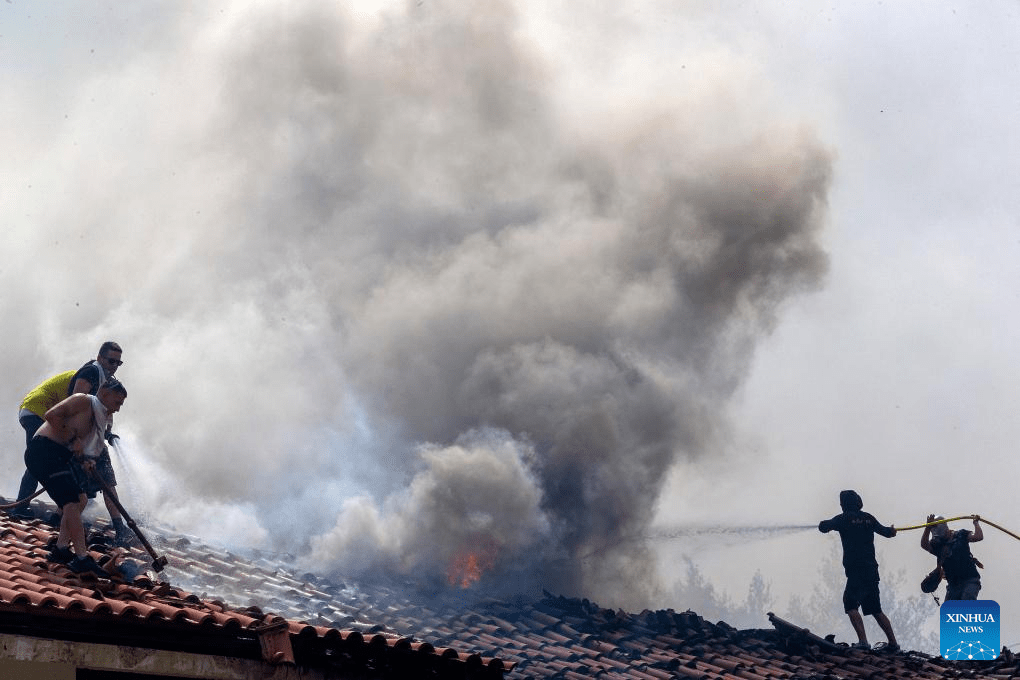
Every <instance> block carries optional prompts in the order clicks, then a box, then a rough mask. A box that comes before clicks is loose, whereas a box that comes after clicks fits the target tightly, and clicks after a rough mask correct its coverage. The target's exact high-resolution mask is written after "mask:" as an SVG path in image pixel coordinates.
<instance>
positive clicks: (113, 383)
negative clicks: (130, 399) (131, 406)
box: [102, 378, 127, 397]
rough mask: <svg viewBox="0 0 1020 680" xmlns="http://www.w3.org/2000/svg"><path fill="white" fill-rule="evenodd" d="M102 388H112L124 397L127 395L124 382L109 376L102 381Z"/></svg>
mask: <svg viewBox="0 0 1020 680" xmlns="http://www.w3.org/2000/svg"><path fill="white" fill-rule="evenodd" d="M102 389H106V390H113V391H114V392H120V393H121V394H123V395H124V396H125V397H126V396H127V388H126V387H124V383H122V382H121V381H119V380H117V379H116V378H109V379H108V380H107V381H106V382H104V383H103V385H102Z"/></svg>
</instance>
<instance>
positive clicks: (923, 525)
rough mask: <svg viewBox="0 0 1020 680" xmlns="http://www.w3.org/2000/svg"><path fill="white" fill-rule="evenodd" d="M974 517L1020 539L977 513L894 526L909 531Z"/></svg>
mask: <svg viewBox="0 0 1020 680" xmlns="http://www.w3.org/2000/svg"><path fill="white" fill-rule="evenodd" d="M975 517H978V521H979V522H984V523H985V524H987V525H989V526H993V527H995V528H996V529H998V530H999V531H1001V532H1003V533H1006V534H1009V535H1010V536H1012V537H1013V538H1015V539H1016V540H1018V541H1020V536H1017V535H1016V534H1014V533H1013V532H1012V531H1010V530H1009V529H1006V528H1004V527H1001V526H999V525H998V524H996V523H995V522H992V521H991V520H988V519H985V518H984V517H980V516H978V515H961V516H959V517H950V518H949V519H937V520H935V521H934V522H926V523H924V524H915V525H914V526H912V527H896V531H909V530H910V529H923V528H924V527H932V526H935V525H936V524H943V523H945V522H953V521H956V520H958V519H974V518H975Z"/></svg>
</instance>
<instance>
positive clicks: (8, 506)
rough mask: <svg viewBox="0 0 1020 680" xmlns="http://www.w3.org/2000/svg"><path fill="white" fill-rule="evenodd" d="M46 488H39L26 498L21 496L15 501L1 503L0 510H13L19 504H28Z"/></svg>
mask: <svg viewBox="0 0 1020 680" xmlns="http://www.w3.org/2000/svg"><path fill="white" fill-rule="evenodd" d="M45 490H46V489H39V490H38V491H36V492H35V493H34V494H32V495H31V496H25V497H24V498H19V499H18V500H16V501H14V502H13V503H5V504H4V505H0V510H12V509H14V508H16V507H18V506H19V505H27V504H28V502H29V501H30V500H32V499H33V498H35V497H36V496H38V495H39V494H41V493H42V492H43V491H45Z"/></svg>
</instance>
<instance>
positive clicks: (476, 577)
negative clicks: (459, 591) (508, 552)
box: [446, 539, 496, 588]
mask: <svg viewBox="0 0 1020 680" xmlns="http://www.w3.org/2000/svg"><path fill="white" fill-rule="evenodd" d="M484 542H485V543H486V545H483V546H477V545H476V546H475V547H473V548H471V549H467V550H462V551H461V552H460V553H458V554H457V555H455V556H454V558H453V561H452V562H450V567H449V568H448V569H447V570H446V580H447V582H449V584H450V585H451V586H456V585H459V586H460V587H461V588H470V587H471V586H472V585H474V584H475V583H478V581H480V580H481V578H482V574H484V573H485V572H486V571H487V570H489V569H492V567H493V566H494V565H495V564H496V546H495V544H494V543H493V542H492V540H491V539H489V540H487V541H484Z"/></svg>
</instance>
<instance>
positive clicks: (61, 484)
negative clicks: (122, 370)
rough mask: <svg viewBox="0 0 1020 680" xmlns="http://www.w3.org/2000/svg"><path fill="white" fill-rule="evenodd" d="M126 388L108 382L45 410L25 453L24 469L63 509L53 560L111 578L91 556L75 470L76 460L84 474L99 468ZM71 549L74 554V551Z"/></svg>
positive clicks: (81, 571)
mask: <svg viewBox="0 0 1020 680" xmlns="http://www.w3.org/2000/svg"><path fill="white" fill-rule="evenodd" d="M125 398H127V390H126V389H125V388H124V385H122V384H121V383H120V381H118V380H117V379H116V378H109V379H108V380H107V381H106V382H105V383H103V385H102V387H100V388H99V392H98V394H96V395H91V394H82V393H80V392H79V393H76V394H72V395H71V396H69V397H67V398H66V399H64V400H63V401H61V402H60V403H58V404H57V405H56V406H54V407H52V408H51V409H49V410H48V411H46V415H45V416H44V417H43V418H44V420H45V422H44V423H43V424H42V425H41V426H40V427H39V429H38V430H37V431H36V433H35V436H34V437H32V441H30V442H29V444H28V448H27V449H26V450H25V465H26V466H27V467H28V470H29V472H31V473H32V476H33V477H35V478H36V479H37V480H39V482H40V483H41V484H42V485H43V488H45V489H46V492H47V493H48V494H49V495H50V498H52V499H53V502H54V503H56V504H57V506H59V507H60V508H61V510H62V511H63V512H62V515H61V518H60V533H59V534H58V535H57V543H56V545H55V546H54V547H53V549H52V550H51V552H50V555H49V560H50V561H52V562H58V563H62V564H67V566H68V567H69V568H70V569H71V571H73V572H76V573H83V572H91V573H93V574H95V575H97V576H104V577H106V576H108V574H107V573H106V572H105V571H103V569H102V567H100V566H99V565H98V564H97V563H96V561H95V560H94V559H93V558H92V556H91V555H89V554H88V550H87V549H86V545H85V526H84V525H83V524H82V519H81V510H82V508H83V507H84V505H85V494H84V492H83V491H82V489H81V487H80V486H79V485H78V484H77V483H76V482H75V479H74V476H73V474H72V472H71V462H72V460H75V459H76V460H78V461H79V462H81V463H82V465H83V467H84V468H85V470H86V471H90V470H91V469H94V468H95V462H94V460H90V458H91V459H94V457H96V456H97V451H98V450H99V449H100V448H101V447H102V446H103V436H104V435H105V433H106V426H107V424H108V423H109V418H110V416H111V415H113V414H114V413H116V412H117V411H119V410H120V407H121V406H122V405H123V404H124V399H125ZM72 549H73V550H72Z"/></svg>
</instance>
